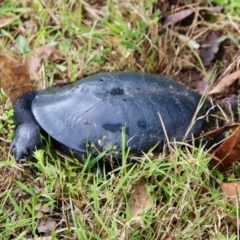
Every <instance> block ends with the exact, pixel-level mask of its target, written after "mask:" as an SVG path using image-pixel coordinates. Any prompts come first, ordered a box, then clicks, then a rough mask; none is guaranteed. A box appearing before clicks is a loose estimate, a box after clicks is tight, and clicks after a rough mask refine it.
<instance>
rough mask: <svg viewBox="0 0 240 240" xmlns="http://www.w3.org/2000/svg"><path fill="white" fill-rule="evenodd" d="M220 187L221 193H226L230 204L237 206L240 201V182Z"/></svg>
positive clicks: (224, 184) (223, 184)
mask: <svg viewBox="0 0 240 240" xmlns="http://www.w3.org/2000/svg"><path fill="white" fill-rule="evenodd" d="M220 187H221V189H222V192H223V193H226V195H227V196H228V198H229V200H230V202H231V203H232V204H233V205H234V206H237V205H238V201H239V199H240V182H232V183H220Z"/></svg>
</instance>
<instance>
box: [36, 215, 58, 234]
mask: <svg viewBox="0 0 240 240" xmlns="http://www.w3.org/2000/svg"><path fill="white" fill-rule="evenodd" d="M56 226H57V223H56V221H54V220H51V219H47V220H43V219H41V220H40V223H39V225H38V227H37V230H38V232H39V233H45V234H48V233H50V232H51V231H52V230H54V229H55V227H56Z"/></svg>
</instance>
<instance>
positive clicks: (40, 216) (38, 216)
mask: <svg viewBox="0 0 240 240" xmlns="http://www.w3.org/2000/svg"><path fill="white" fill-rule="evenodd" d="M42 217H43V213H42V212H41V211H38V212H37V214H36V218H37V219H40V218H42Z"/></svg>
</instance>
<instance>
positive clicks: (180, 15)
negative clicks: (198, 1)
mask: <svg viewBox="0 0 240 240" xmlns="http://www.w3.org/2000/svg"><path fill="white" fill-rule="evenodd" d="M193 12H194V11H193V9H184V10H182V11H179V12H176V13H173V14H171V15H168V16H167V17H166V18H165V20H164V22H163V26H168V25H170V24H175V23H177V22H179V21H181V20H183V19H184V18H186V17H188V16H189V15H191V14H192V13H193Z"/></svg>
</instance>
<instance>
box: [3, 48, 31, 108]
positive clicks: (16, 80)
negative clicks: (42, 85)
mask: <svg viewBox="0 0 240 240" xmlns="http://www.w3.org/2000/svg"><path fill="white" fill-rule="evenodd" d="M0 82H1V87H2V88H3V90H4V92H5V93H6V94H7V96H8V97H9V98H10V100H11V102H12V103H13V102H14V101H15V99H16V98H17V97H19V96H21V95H22V94H23V93H25V92H29V91H33V87H32V83H31V81H30V78H29V75H28V72H27V69H26V67H25V65H24V64H23V63H22V61H21V60H20V59H19V58H18V57H17V56H15V55H13V54H11V53H9V52H0Z"/></svg>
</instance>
